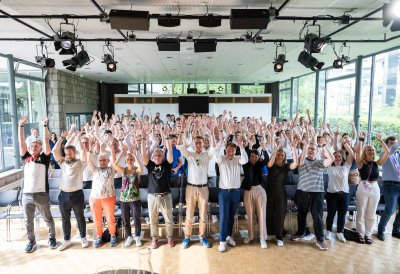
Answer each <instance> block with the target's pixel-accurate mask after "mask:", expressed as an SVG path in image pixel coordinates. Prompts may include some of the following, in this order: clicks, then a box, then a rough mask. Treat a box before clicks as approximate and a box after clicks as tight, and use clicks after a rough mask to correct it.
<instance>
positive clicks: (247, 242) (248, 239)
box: [243, 237, 253, 245]
mask: <svg viewBox="0 0 400 274" xmlns="http://www.w3.org/2000/svg"><path fill="white" fill-rule="evenodd" d="M252 240H253V239H250V238H249V237H246V238H245V239H244V241H243V242H244V243H245V244H246V245H247V244H249V243H250V242H251V241H252Z"/></svg>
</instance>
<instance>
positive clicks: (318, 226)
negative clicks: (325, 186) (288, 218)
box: [296, 189, 324, 241]
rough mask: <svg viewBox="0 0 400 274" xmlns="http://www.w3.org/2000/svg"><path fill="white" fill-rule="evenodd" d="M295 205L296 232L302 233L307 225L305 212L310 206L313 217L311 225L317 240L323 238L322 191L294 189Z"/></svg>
mask: <svg viewBox="0 0 400 274" xmlns="http://www.w3.org/2000/svg"><path fill="white" fill-rule="evenodd" d="M296 205H297V234H299V235H304V233H305V231H306V225H307V214H308V211H309V209H310V208H311V216H312V218H313V227H314V233H315V237H316V238H317V241H323V240H324V220H323V213H324V212H323V210H324V209H323V206H324V193H323V192H305V191H302V190H300V189H298V190H297V191H296Z"/></svg>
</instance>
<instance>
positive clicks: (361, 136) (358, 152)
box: [355, 131, 367, 169]
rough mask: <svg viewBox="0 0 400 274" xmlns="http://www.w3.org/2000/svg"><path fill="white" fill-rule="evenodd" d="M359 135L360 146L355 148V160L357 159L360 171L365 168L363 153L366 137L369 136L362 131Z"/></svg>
mask: <svg viewBox="0 0 400 274" xmlns="http://www.w3.org/2000/svg"><path fill="white" fill-rule="evenodd" d="M358 135H359V137H358V144H357V145H356V146H355V158H356V163H357V167H358V169H360V168H362V166H363V162H362V159H361V153H362V150H363V148H364V142H365V137H366V136H367V134H366V133H365V132H363V131H362V132H360V133H359V134H358Z"/></svg>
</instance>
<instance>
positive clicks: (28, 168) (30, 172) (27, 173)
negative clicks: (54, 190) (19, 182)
mask: <svg viewBox="0 0 400 274" xmlns="http://www.w3.org/2000/svg"><path fill="white" fill-rule="evenodd" d="M21 158H22V160H24V169H25V170H24V177H29V178H24V185H25V184H26V188H27V189H28V191H27V192H29V193H30V192H36V191H34V189H36V188H37V187H35V186H40V184H43V181H42V179H41V178H44V180H45V181H44V183H45V189H46V192H47V193H48V192H49V177H48V172H49V165H50V154H49V155H46V154H44V153H43V152H42V153H41V154H40V155H39V156H38V157H36V158H34V157H33V156H32V155H31V154H30V153H29V152H28V151H27V152H26V153H25V154H24V156H22V157H21ZM43 166H44V168H43ZM41 172H45V174H44V176H43V173H41ZM40 173H41V174H40ZM34 174H36V176H35V175H34ZM38 180H39V181H38ZM34 185H35V186H34ZM40 188H41V187H40ZM24 193H25V190H24Z"/></svg>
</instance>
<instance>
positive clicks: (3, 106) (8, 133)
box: [0, 57, 14, 171]
mask: <svg viewBox="0 0 400 274" xmlns="http://www.w3.org/2000/svg"><path fill="white" fill-rule="evenodd" d="M7 66H8V62H7V59H6V58H3V57H0V148H1V153H0V171H3V170H4V169H8V168H9V167H10V166H12V165H13V164H14V154H13V138H12V125H11V98H10V94H11V93H10V86H9V82H8V81H9V80H8V69H7Z"/></svg>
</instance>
